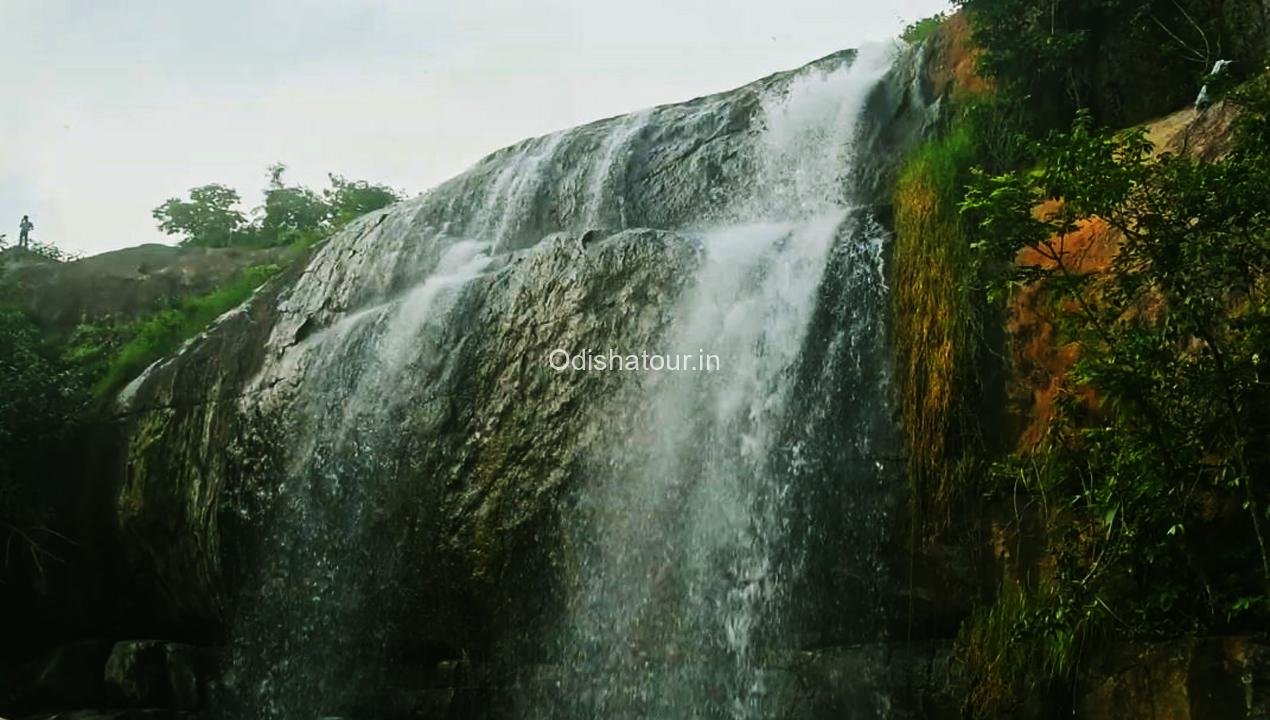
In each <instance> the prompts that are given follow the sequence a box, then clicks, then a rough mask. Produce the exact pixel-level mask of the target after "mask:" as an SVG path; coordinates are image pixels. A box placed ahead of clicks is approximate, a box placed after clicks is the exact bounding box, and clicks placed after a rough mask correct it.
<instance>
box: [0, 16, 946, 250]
mask: <svg viewBox="0 0 1270 720" xmlns="http://www.w3.org/2000/svg"><path fill="white" fill-rule="evenodd" d="M946 5H947V2H944V0H882V1H879V0H624V1H622V2H616V1H614V0H521V1H520V2H516V1H514V0H445V1H442V0H414V1H407V0H289V1H287V2H281V1H271V2H261V1H260V0H196V1H194V2H190V1H187V0H166V1H163V0H126V1H125V0H0V90H2V94H0V104H2V108H0V233H7V234H8V236H9V237H8V240H9V242H12V241H14V240H15V239H16V237H17V225H18V220H19V218H21V216H22V215H23V214H30V215H31V218H32V220H33V221H34V222H35V224H36V230H35V233H34V234H35V236H36V237H37V238H38V239H40V240H42V241H45V242H55V243H57V244H58V245H60V246H62V247H64V248H66V249H70V250H73V251H77V252H82V253H85V254H94V253H98V252H103V251H105V250H111V249H115V248H120V247H125V246H128V245H137V244H140V243H145V242H170V241H171V239H170V238H167V237H166V236H164V235H161V234H160V233H159V232H158V230H157V229H156V228H155V223H154V220H153V219H152V218H151V216H150V210H151V208H153V207H154V206H156V205H158V204H159V203H161V202H162V201H163V200H164V199H165V198H168V197H171V196H174V195H180V194H183V193H184V192H185V190H187V189H188V188H190V187H193V186H195V185H200V184H204V183H208V182H222V183H226V184H229V185H231V186H234V187H236V188H238V190H239V191H240V192H242V193H243V195H244V199H245V200H246V201H247V202H246V204H247V205H248V207H250V206H253V205H255V204H258V202H259V195H258V193H259V191H260V189H261V188H262V186H263V185H264V180H265V168H266V166H268V165H269V164H271V163H273V162H276V161H283V162H286V163H287V164H288V165H289V166H290V168H291V170H290V172H289V177H290V178H291V180H293V181H300V182H304V183H307V184H312V185H319V184H321V183H323V182H324V181H325V175H326V173H327V172H328V171H331V172H337V173H340V174H343V175H345V176H347V177H350V178H356V179H368V180H374V181H377V182H384V183H387V184H390V185H393V186H395V187H398V188H402V189H405V190H407V191H408V192H410V193H411V194H414V193H418V192H421V191H423V190H425V189H427V188H428V187H431V186H432V185H435V184H436V183H438V182H440V181H441V180H444V179H446V178H448V177H450V176H452V175H455V174H457V173H458V172H460V171H462V170H463V169H464V168H465V167H467V166H468V165H470V164H472V163H473V162H474V161H476V160H477V159H478V158H480V157H481V156H483V155H485V154H486V153H488V152H490V151H493V150H496V149H498V148H500V147H502V146H504V145H508V144H510V143H513V142H515V141H517V140H519V139H521V138H523V137H527V136H531V135H538V134H542V133H545V132H550V131H552V130H557V129H560V128H564V127H569V126H571V125H577V124H579V123H583V122H587V121H589V120H594V119H598V118H601V117H607V116H610V115H616V114H619V113H624V112H628V111H632V110H637V109H640V108H643V107H647V106H650V105H656V104H661V103H666V102H674V101H678V100H686V99H689V98H691V97H695V96H698V95H702V94H706V93H710V92H715V91H718V90H725V89H728V88H731V87H735V86H737V85H741V84H743V83H746V82H749V81H750V80H753V79H756V78H758V77H760V76H763V75H766V74H768V73H771V72H774V71H776V70H781V69H786V68H790V67H796V66H798V65H801V64H803V63H805V62H807V61H809V60H813V59H815V58H817V57H820V56H823V55H826V54H828V53H830V52H833V51H835V50H840V49H842V48H846V47H854V46H856V45H858V44H859V43H861V42H864V41H867V40H877V39H884V38H886V37H889V36H893V35H895V34H897V32H898V31H899V29H900V28H902V27H903V25H904V24H905V23H906V22H909V21H912V20H914V19H916V18H920V17H925V16H927V15H931V14H933V13H935V12H938V11H939V10H942V9H945V6H946Z"/></svg>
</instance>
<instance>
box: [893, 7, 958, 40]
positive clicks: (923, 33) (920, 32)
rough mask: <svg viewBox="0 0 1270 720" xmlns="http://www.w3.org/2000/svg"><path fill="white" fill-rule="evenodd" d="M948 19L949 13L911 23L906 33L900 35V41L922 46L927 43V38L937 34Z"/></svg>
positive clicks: (905, 29)
mask: <svg viewBox="0 0 1270 720" xmlns="http://www.w3.org/2000/svg"><path fill="white" fill-rule="evenodd" d="M947 19H948V13H942V12H941V13H936V14H934V15H931V16H930V17H927V18H922V19H921V20H918V21H916V22H912V23H909V24H908V25H907V26H906V27H905V28H904V32H902V33H900V39H901V40H903V41H904V42H906V43H909V44H911V45H920V44H922V43H923V42H926V38H929V37H930V36H931V35H933V34H935V31H936V30H938V29H939V26H940V25H942V24H943V22H944V21H945V20H947Z"/></svg>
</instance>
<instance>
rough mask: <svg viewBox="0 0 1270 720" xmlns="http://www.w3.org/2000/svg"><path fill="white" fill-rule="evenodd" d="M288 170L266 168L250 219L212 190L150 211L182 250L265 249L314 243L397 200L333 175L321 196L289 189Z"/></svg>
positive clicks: (227, 196) (227, 192) (233, 199)
mask: <svg viewBox="0 0 1270 720" xmlns="http://www.w3.org/2000/svg"><path fill="white" fill-rule="evenodd" d="M286 170H287V167H286V165H283V164H282V163H277V164H275V165H273V166H271V167H270V168H269V184H268V186H267V187H266V188H265V192H264V204H263V205H261V206H260V207H259V208H257V210H256V212H255V213H254V215H255V217H253V218H251V219H248V217H247V216H246V215H245V214H244V213H243V212H242V211H241V210H239V209H238V207H239V205H240V204H241V201H242V198H241V196H240V195H239V194H238V192H237V191H236V190H233V189H231V188H228V187H225V186H224V185H215V184H213V185H204V186H202V187H197V188H194V189H193V190H190V196H189V199H188V200H181V199H179V198H171V199H169V200H167V201H166V202H165V203H163V204H162V205H160V206H159V207H157V208H155V209H154V217H155V219H156V220H158V221H159V229H161V230H163V232H165V233H167V234H169V235H180V236H182V238H183V239H182V241H181V242H182V243H183V244H187V245H199V246H204V247H228V246H231V245H247V246H266V247H267V246H274V245H289V244H295V243H299V244H306V243H311V242H314V241H316V240H319V239H321V238H323V237H326V236H327V235H330V234H331V233H333V232H335V231H336V230H339V229H340V228H341V227H343V226H344V225H347V224H348V223H349V222H351V221H352V220H354V219H356V218H357V217H360V216H361V215H364V214H366V213H368V212H371V211H374V210H378V209H380V208H382V207H385V206H387V205H390V204H392V203H394V202H396V201H397V200H400V199H401V195H400V194H399V193H398V192H397V191H395V190H393V189H392V188H389V187H387V186H385V185H376V184H372V183H369V182H366V181H364V180H357V181H353V180H348V179H346V178H344V177H343V176H341V175H335V174H331V175H328V178H329V181H330V185H329V187H327V188H324V189H323V190H321V191H320V192H319V191H315V190H312V189H310V188H307V187H304V186H301V185H288V184H287V183H286V182H285V180H284V179H283V178H284V175H285V173H286Z"/></svg>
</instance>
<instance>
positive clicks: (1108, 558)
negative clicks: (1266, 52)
mask: <svg viewBox="0 0 1270 720" xmlns="http://www.w3.org/2000/svg"><path fill="white" fill-rule="evenodd" d="M1233 99H1234V101H1235V102H1237V103H1239V104H1241V105H1242V106H1243V107H1244V108H1245V110H1244V112H1243V114H1242V115H1241V117H1240V121H1239V124H1238V128H1237V131H1236V134H1235V142H1234V146H1233V148H1232V150H1231V151H1230V153H1229V154H1228V155H1227V156H1226V157H1225V158H1224V159H1221V160H1220V161H1217V162H1213V163H1204V162H1200V161H1198V160H1195V159H1192V158H1189V157H1176V156H1170V155H1162V156H1155V155H1153V154H1152V148H1151V146H1150V145H1149V143H1147V141H1146V139H1145V137H1144V134H1143V132H1142V131H1141V130H1131V131H1125V132H1120V133H1114V132H1111V131H1108V130H1105V129H1102V128H1100V127H1098V126H1097V125H1096V124H1095V122H1094V120H1093V118H1092V116H1091V115H1090V114H1089V113H1080V114H1078V116H1077V118H1076V121H1075V123H1074V124H1073V126H1072V128H1071V130H1070V131H1068V132H1063V133H1053V134H1051V135H1049V136H1048V137H1047V138H1046V139H1045V140H1042V141H1040V142H1037V143H1035V144H1034V145H1033V147H1032V149H1031V151H1030V153H1029V154H1030V155H1032V156H1033V157H1035V158H1037V160H1038V164H1037V165H1036V166H1035V167H1033V168H1029V169H1023V170H1015V171H1010V172H1004V173H993V172H987V171H979V172H978V173H976V174H975V176H974V179H973V181H972V183H971V185H970V187H969V189H968V190H967V192H966V195H965V198H964V200H963V202H962V204H961V207H962V212H963V214H964V216H965V217H966V219H967V220H969V221H970V222H971V224H972V225H973V227H974V228H975V231H974V232H973V238H974V241H973V246H974V248H975V249H976V250H977V251H978V253H979V255H980V257H981V259H982V262H983V267H984V268H991V269H993V270H994V271H996V272H995V274H993V275H992V277H991V283H990V285H991V287H992V289H993V290H994V291H995V292H996V293H997V294H998V295H1004V294H1005V293H1007V292H1009V291H1010V290H1011V289H1013V288H1016V287H1019V286H1024V285H1027V286H1038V285H1039V286H1043V287H1045V288H1046V289H1048V290H1049V291H1052V292H1055V293H1058V294H1059V296H1060V297H1062V298H1063V299H1064V301H1065V302H1064V303H1063V307H1066V308H1068V311H1067V313H1066V317H1065V318H1064V328H1065V333H1066V334H1067V335H1068V338H1069V339H1070V340H1071V341H1072V342H1073V343H1075V344H1076V346H1077V347H1078V348H1079V351H1080V355H1079V359H1078V361H1077V362H1076V364H1075V366H1074V368H1073V369H1072V371H1071V375H1072V378H1071V379H1072V380H1073V381H1074V383H1075V385H1074V387H1075V388H1080V389H1082V390H1089V391H1092V392H1093V393H1094V395H1095V397H1097V398H1098V401H1097V402H1096V403H1094V404H1092V405H1091V403H1090V402H1088V401H1083V400H1081V399H1080V398H1078V397H1077V396H1076V392H1075V391H1073V392H1072V393H1071V394H1070V395H1069V396H1068V397H1066V398H1064V400H1063V401H1062V402H1061V403H1060V405H1059V408H1058V413H1059V414H1058V418H1057V420H1056V421H1055V422H1054V423H1052V425H1051V427H1050V434H1049V437H1048V438H1047V440H1046V443H1045V445H1044V447H1043V448H1042V449H1041V450H1040V452H1039V453H1037V454H1036V455H1033V456H1030V457H1016V458H1012V459H1010V460H1008V461H1006V462H1003V463H1000V464H999V465H998V466H997V468H996V476H997V478H998V479H999V480H1001V481H1008V482H1010V483H1011V484H1012V485H1013V486H1015V487H1019V486H1022V487H1023V488H1026V489H1027V491H1028V492H1030V493H1032V494H1034V495H1036V496H1038V497H1041V498H1043V499H1044V500H1045V501H1044V503H1043V505H1044V507H1046V508H1049V510H1048V511H1047V512H1046V513H1045V519H1046V522H1047V524H1048V528H1049V530H1048V538H1049V540H1048V544H1049V547H1048V548H1047V550H1048V551H1049V552H1051V553H1053V556H1054V560H1053V562H1054V567H1053V571H1052V576H1051V577H1049V578H1048V579H1047V580H1046V582H1045V583H1043V585H1042V586H1041V587H1039V588H1038V589H1036V590H1035V591H1034V593H1033V595H1034V597H1041V598H1045V599H1046V600H1045V602H1043V603H1041V604H1040V605H1035V604H1034V607H1035V609H1036V612H1039V613H1041V614H1042V615H1043V616H1045V617H1048V618H1049V619H1050V620H1051V621H1052V622H1054V623H1058V624H1060V625H1061V626H1065V627H1066V628H1067V632H1070V633H1079V632H1080V628H1082V627H1084V624H1086V623H1089V622H1093V621H1095V620H1098V621H1099V622H1103V623H1107V624H1108V625H1110V626H1114V627H1115V629H1116V630H1117V632H1120V633H1123V634H1126V635H1129V636H1131V637H1162V636H1174V635H1176V634H1179V633H1187V632H1196V631H1205V632H1230V631H1236V630H1239V629H1241V628H1242V629H1251V628H1257V627H1259V626H1260V625H1261V623H1262V622H1263V621H1264V618H1265V616H1266V610H1267V609H1268V608H1267V598H1268V597H1270V559H1268V557H1267V547H1266V525H1267V522H1268V521H1270V517H1268V516H1267V505H1268V501H1270V489H1268V488H1267V486H1266V483H1265V479H1266V478H1267V477H1270V383H1267V380H1266V360H1265V358H1266V357H1267V356H1268V353H1270V207H1267V205H1266V203H1265V188H1266V187H1267V186H1268V185H1267V183H1270V144H1267V142H1266V140H1267V138H1270V112H1268V111H1270V80H1267V79H1266V78H1264V77H1263V78H1261V79H1259V80H1257V81H1256V82H1253V83H1251V84H1249V85H1247V86H1246V87H1244V88H1243V89H1242V90H1240V91H1238V92H1236V93H1235V94H1234V96H1233ZM1042 207H1043V208H1046V209H1047V210H1046V211H1045V212H1039V211H1038V210H1037V208H1042ZM1091 218H1096V219H1097V221H1098V222H1102V223H1106V225H1107V226H1108V227H1110V228H1112V229H1113V230H1114V231H1115V232H1116V233H1117V235H1118V237H1119V242H1118V246H1117V250H1116V254H1115V255H1114V258H1113V259H1112V260H1111V261H1110V264H1109V266H1107V267H1106V268H1104V269H1101V270H1096V271H1095V270H1091V269H1089V268H1086V267H1084V266H1083V265H1082V263H1081V262H1080V256H1079V252H1080V250H1079V249H1078V247H1077V246H1076V245H1074V244H1072V243H1071V242H1070V241H1071V239H1072V238H1073V237H1074V236H1075V234H1076V233H1078V232H1079V231H1080V230H1081V228H1082V226H1083V225H1084V224H1085V223H1087V222H1090V221H1091V220H1090V219H1091ZM1022 250H1026V251H1028V253H1027V255H1026V256H1027V257H1033V258H1037V260H1036V261H1034V262H1030V263H1028V264H1025V265H1019V264H1017V258H1019V257H1022V256H1020V251H1022ZM1012 591H1013V590H1012V589H1011V588H1008V587H1007V588H1006V589H1005V590H1004V591H1003V597H1004V593H1009V592H1012ZM999 602H1000V600H999ZM968 632H970V631H969V630H968ZM1027 637H1028V638H1029V640H1031V641H1036V640H1038V638H1037V636H1036V635H1035V634H1031V635H1028V636H1027ZM984 668H987V666H986V665H983V666H981V668H980V669H981V670H983V671H984V672H987V671H988V670H985V669H984ZM989 669H990V668H989ZM980 679H981V681H982V679H983V678H982V677H981V678H980ZM1025 685H1026V683H1025Z"/></svg>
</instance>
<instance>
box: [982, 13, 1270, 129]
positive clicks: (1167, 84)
mask: <svg viewBox="0 0 1270 720" xmlns="http://www.w3.org/2000/svg"><path fill="white" fill-rule="evenodd" d="M957 5H958V6H960V7H961V8H963V9H965V10H966V11H967V12H968V13H969V16H970V20H971V26H972V28H973V32H974V39H975V42H976V44H977V45H978V46H979V47H980V48H982V50H983V54H982V55H981V56H980V66H981V69H982V71H983V72H984V73H985V74H986V75H987V76H989V77H991V78H993V79H994V80H996V81H997V82H998V83H999V84H1000V85H1001V87H1002V89H1003V91H1005V92H1007V93H1009V94H1010V95H1012V96H1013V97H1015V98H1017V99H1018V100H1019V101H1020V102H1024V103H1026V104H1027V105H1028V107H1029V109H1030V110H1031V112H1032V113H1033V114H1034V116H1035V117H1036V118H1037V119H1038V120H1042V121H1044V122H1046V123H1048V124H1051V126H1057V125H1061V124H1064V123H1065V122H1066V121H1067V120H1068V119H1070V118H1071V116H1072V114H1073V113H1074V112H1075V110H1076V109H1077V108H1092V110H1093V113H1094V115H1095V117H1096V118H1098V119H1099V120H1100V121H1102V122H1115V123H1129V122H1137V121H1141V120H1143V119H1145V118H1146V117H1148V116H1150V115H1153V114H1156V113H1159V112H1162V111H1166V110H1170V109H1173V108H1174V107H1177V106H1178V105H1180V104H1182V103H1184V102H1187V101H1189V100H1190V99H1193V98H1194V97H1195V94H1196V93H1197V92H1198V90H1199V87H1200V85H1201V82H1202V78H1203V76H1204V75H1205V73H1207V72H1208V70H1209V69H1210V68H1211V67H1212V65H1213V63H1214V62H1215V61H1216V60H1217V59H1218V58H1219V57H1227V58H1231V57H1233V58H1234V59H1236V60H1238V61H1239V62H1241V63H1243V64H1244V65H1246V66H1247V68H1248V69H1251V68H1256V67H1257V66H1258V64H1259V61H1260V57H1259V53H1260V50H1258V51H1256V52H1253V51H1250V50H1249V51H1245V50H1243V47H1244V46H1253V45H1255V46H1256V47H1257V48H1260V47H1262V46H1263V45H1262V43H1263V39H1261V38H1255V39H1251V40H1249V39H1247V38H1244V37H1242V36H1241V34H1247V33H1251V32H1254V30H1253V29H1252V28H1251V27H1249V26H1246V24H1240V23H1238V21H1236V20H1233V19H1231V18H1230V17H1228V16H1227V15H1224V14H1223V13H1224V12H1229V11H1228V10H1227V9H1226V8H1224V6H1223V3H1214V2H1210V1H1209V0H1050V1H1049V2H1036V1H1035V0H957ZM1223 52H1225V53H1227V54H1224V55H1223V54H1219V53H1223ZM1231 53H1233V54H1231Z"/></svg>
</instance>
